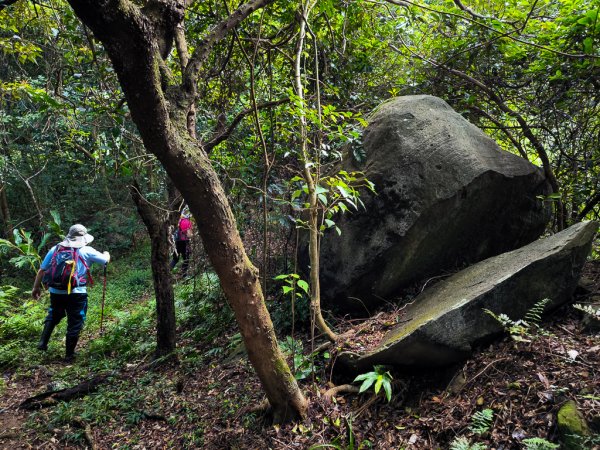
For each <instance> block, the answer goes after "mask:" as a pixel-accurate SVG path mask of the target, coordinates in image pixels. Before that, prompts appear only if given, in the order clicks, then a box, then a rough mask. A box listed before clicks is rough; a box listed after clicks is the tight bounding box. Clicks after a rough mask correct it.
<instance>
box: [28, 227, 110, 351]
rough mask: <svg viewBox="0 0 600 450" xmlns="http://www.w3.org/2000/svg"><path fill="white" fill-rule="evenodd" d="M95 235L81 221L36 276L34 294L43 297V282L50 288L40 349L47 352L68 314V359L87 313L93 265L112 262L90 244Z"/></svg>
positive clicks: (36, 296) (42, 265)
mask: <svg viewBox="0 0 600 450" xmlns="http://www.w3.org/2000/svg"><path fill="white" fill-rule="evenodd" d="M93 240H94V237H93V236H92V235H90V234H88V232H87V229H86V228H85V227H84V226H83V225H80V224H76V225H73V226H72V227H71V228H70V229H69V234H67V236H66V237H65V239H64V240H63V241H62V242H60V243H58V244H57V245H55V246H54V247H52V248H51V249H50V251H49V252H48V254H46V257H45V258H44V260H43V261H42V264H41V265H40V270H39V271H38V273H37V276H36V277H35V281H34V283H33V289H32V291H31V296H32V297H33V298H34V299H36V300H37V299H39V298H40V295H41V285H42V284H44V285H45V286H46V287H47V288H48V290H49V291H50V307H49V308H48V315H47V316H46V319H45V321H44V329H43V331H42V336H41V338H40V342H39V343H38V346H37V348H38V349H39V350H42V351H45V350H47V349H48V341H49V340H50V335H51V334H52V331H53V330H54V327H56V325H58V323H59V322H60V321H61V320H62V318H63V317H65V315H66V316H67V336H66V353H65V359H66V360H67V361H71V360H73V358H74V356H75V347H76V346H77V341H78V340H79V333H80V331H81V329H82V328H83V323H84V321H85V315H86V312H87V284H88V281H89V283H90V284H91V283H92V281H93V280H92V278H91V275H90V273H89V268H90V266H91V265H92V264H102V265H106V264H108V262H109V261H110V254H109V253H108V252H103V253H100V252H99V251H97V250H95V249H94V248H92V247H90V246H88V244H89V243H90V242H92V241H93Z"/></svg>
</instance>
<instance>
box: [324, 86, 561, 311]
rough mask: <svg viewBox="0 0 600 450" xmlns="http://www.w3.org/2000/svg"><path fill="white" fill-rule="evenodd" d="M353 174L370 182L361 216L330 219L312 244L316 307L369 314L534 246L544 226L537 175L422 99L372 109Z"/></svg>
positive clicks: (433, 101) (436, 102) (441, 106)
mask: <svg viewBox="0 0 600 450" xmlns="http://www.w3.org/2000/svg"><path fill="white" fill-rule="evenodd" d="M363 150H364V153H365V155H366V159H365V161H364V163H362V164H356V163H355V162H353V160H352V158H345V159H344V161H343V162H342V164H341V167H339V168H338V169H345V170H346V171H348V172H351V171H354V170H359V171H362V172H364V174H365V176H366V177H367V178H368V179H369V180H370V181H372V182H373V183H375V189H376V190H377V195H372V194H370V193H369V192H365V191H363V192H362V194H361V200H363V202H364V204H365V209H364V210H363V209H361V210H359V211H353V212H352V214H344V215H342V216H338V217H336V219H335V220H336V223H337V225H338V226H339V227H340V229H341V230H342V233H341V236H338V235H337V234H336V233H334V232H333V231H332V232H328V233H325V235H324V236H323V239H322V241H321V261H320V264H321V294H322V300H323V303H324V306H326V307H327V306H333V305H335V306H338V307H339V309H340V310H341V311H342V312H346V311H348V312H357V313H363V314H364V313H367V314H370V313H372V312H373V311H374V309H375V308H376V307H377V306H378V305H380V304H381V303H384V302H386V301H393V300H394V297H397V296H398V295H399V294H400V291H401V290H402V289H404V288H407V287H409V286H410V285H411V284H413V283H415V282H419V281H421V280H423V279H426V278H428V277H430V276H432V275H439V274H440V273H441V272H443V271H453V270H455V269H456V268H457V267H464V266H466V265H471V264H473V263H476V262H478V261H481V260H483V259H485V258H489V257H490V256H495V255H498V254H501V253H504V252H508V251H511V250H514V249H516V248H520V247H522V246H523V245H526V244H529V243H530V242H532V241H534V240H536V239H537V238H538V237H539V236H540V235H541V234H542V233H543V232H544V230H545V227H546V223H547V222H548V219H549V218H550V215H549V209H548V205H546V204H544V203H543V202H542V201H541V200H540V198H539V197H543V196H544V195H545V194H548V193H549V186H548V184H547V182H546V180H545V178H544V175H543V173H542V171H541V170H540V169H539V168H538V167H536V166H534V165H533V164H530V163H529V162H528V161H526V160H525V159H523V158H521V157H519V156H516V155H514V154H512V153H509V152H507V151H503V150H502V149H500V147H499V146H498V145H497V144H496V142H494V141H493V140H492V139H490V138H489V137H488V136H486V135H485V134H484V133H483V132H482V131H481V130H480V129H478V128H477V127H476V126H475V125H473V124H471V123H469V122H468V121H467V120H466V119H465V118H464V117H462V116H461V115H460V114H458V113H456V112H455V111H454V110H453V109H452V108H451V107H450V106H449V105H448V104H447V103H446V102H444V101H443V100H442V99H440V98H437V97H432V96H429V95H415V96H406V97H399V98H395V99H393V100H390V101H388V102H386V103H384V104H382V105H380V106H379V107H378V108H377V110H376V111H375V112H374V113H373V115H372V116H371V117H370V118H369V126H368V127H367V128H366V130H365V132H364V135H363Z"/></svg>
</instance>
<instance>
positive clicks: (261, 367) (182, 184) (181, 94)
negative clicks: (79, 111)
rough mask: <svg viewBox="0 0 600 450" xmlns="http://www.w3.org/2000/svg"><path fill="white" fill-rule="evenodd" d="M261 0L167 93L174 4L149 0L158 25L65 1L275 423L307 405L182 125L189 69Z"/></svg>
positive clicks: (230, 220) (203, 162)
mask: <svg viewBox="0 0 600 450" xmlns="http://www.w3.org/2000/svg"><path fill="white" fill-rule="evenodd" d="M267 2H268V0H255V1H254V2H253V3H251V4H245V5H242V6H241V7H240V8H238V10H236V11H235V12H234V13H233V14H232V15H231V16H230V17H229V18H228V19H227V20H226V21H224V22H223V24H222V25H219V26H218V27H216V28H215V30H214V32H213V33H211V34H210V35H209V36H208V37H207V38H206V39H205V40H204V41H203V42H201V45H199V46H198V47H197V49H196V52H195V53H194V55H193V56H192V58H191V59H190V62H189V64H188V67H187V69H186V73H185V74H184V78H185V79H186V80H184V85H183V86H181V87H180V88H176V87H170V88H169V91H168V94H167V93H165V92H164V91H163V87H162V86H163V85H162V83H161V81H162V79H161V68H164V67H163V64H164V63H163V61H162V59H161V56H160V54H159V49H160V48H162V47H163V46H161V45H160V44H161V43H163V38H164V36H156V33H157V32H158V30H160V29H167V30H171V31H172V30H173V28H174V27H175V26H177V24H178V23H179V22H180V21H181V20H182V18H183V12H184V10H183V6H182V2H181V1H179V2H177V1H174V2H170V3H165V2H156V5H155V6H157V7H158V8H160V7H164V8H165V11H164V14H163V15H162V16H161V18H162V22H161V23H160V26H158V25H156V23H153V22H152V21H151V20H150V18H149V17H147V16H145V15H144V14H143V12H142V10H140V9H139V8H137V7H136V6H135V5H134V4H132V3H130V2H127V1H125V0H121V1H117V0H104V1H98V0H69V3H70V4H71V5H72V6H73V9H74V10H75V13H76V14H77V15H78V16H79V18H80V19H81V20H82V21H83V22H84V23H85V24H86V25H87V26H88V27H90V29H92V30H93V32H94V34H95V35H96V37H97V38H98V39H100V40H101V41H102V43H103V44H104V47H105V49H106V51H107V52H108V54H109V56H110V58H111V60H112V62H113V65H114V68H115V72H116V73H117V75H118V77H119V81H120V84H121V87H122V88H123V92H124V93H125V96H126V98H127V102H128V105H129V108H130V110H131V116H132V118H133V121H134V122H135V123H136V125H137V127H138V130H139V132H140V135H141V136H142V139H143V141H144V145H145V146H146V148H147V149H148V151H150V152H152V153H154V155H156V157H157V158H158V159H159V161H160V162H161V163H162V165H163V166H164V168H165V170H166V171H167V174H168V175H169V177H170V178H171V179H172V180H173V183H174V184H175V185H176V187H177V189H178V190H179V192H180V193H181V194H182V195H183V197H184V199H185V200H186V202H187V204H188V206H189V209H190V211H191V212H192V214H193V215H194V218H195V219H196V223H197V225H198V231H199V233H200V236H201V237H202V240H203V242H204V247H205V249H206V252H207V254H208V257H209V259H210V261H211V263H212V265H213V267H214V269H215V271H216V272H217V274H218V276H219V279H220V281H221V286H222V288H223V291H224V292H225V295H226V296H227V299H228V301H229V303H230V304H231V306H232V309H233V310H234V313H235V317H236V320H237V322H238V325H239V327H240V331H241V335H242V337H243V339H244V344H245V346H246V349H247V351H248V356H249V358H250V361H251V363H252V365H253V366H254V368H255V370H256V373H257V375H258V377H259V379H260V381H261V383H262V386H263V388H264V390H265V393H266V395H267V398H268V400H269V403H270V404H271V406H272V408H273V413H274V420H275V421H276V422H282V421H286V420H289V419H293V418H296V417H304V416H305V415H306V410H307V403H306V400H305V399H304V396H303V395H302V393H301V392H300V389H299V387H298V384H297V383H296V380H295V378H294V376H293V375H292V373H291V371H290V369H289V367H288V365H287V363H286V361H285V358H284V357H283V354H282V353H281V351H280V349H279V346H278V344H277V339H276V336H275V332H274V329H273V324H272V322H271V318H270V316H269V313H268V311H267V308H266V306H265V303H264V298H263V293H262V290H261V287H260V283H259V277H258V272H257V270H256V269H255V268H254V267H253V266H252V264H251V263H250V260H249V259H248V257H247V255H246V252H245V250H244V247H243V245H242V241H241V239H240V236H239V233H238V230H237V226H236V222H235V219H234V217H233V213H232V211H231V208H230V205H229V202H228V201H227V197H226V196H225V192H224V191H223V188H222V186H221V183H220V181H219V179H218V177H217V174H216V172H215V170H214V169H213V167H212V165H211V162H210V160H209V158H208V156H207V154H206V152H205V151H204V150H203V149H202V148H201V147H200V145H199V144H198V142H197V141H195V140H193V139H192V138H191V137H190V136H189V134H188V129H187V125H188V124H187V119H188V111H189V105H190V104H191V103H193V101H194V99H195V84H196V81H197V80H196V79H195V78H194V77H191V79H190V77H188V75H189V73H190V72H191V73H193V72H195V71H197V70H198V68H199V67H200V66H201V65H202V63H203V61H204V60H205V56H206V55H207V54H208V52H209V51H210V49H211V48H212V45H214V43H215V42H218V41H219V40H220V39H222V37H224V36H225V35H226V32H227V30H230V29H231V28H232V27H234V26H236V24H237V23H239V21H241V20H242V19H243V18H244V17H247V16H248V15H249V14H250V13H251V12H252V11H254V10H256V9H258V7H261V6H264V4H266V3H267ZM173 34H174V33H173ZM163 72H164V71H163ZM167 97H168V101H167Z"/></svg>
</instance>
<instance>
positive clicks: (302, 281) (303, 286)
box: [298, 280, 308, 294]
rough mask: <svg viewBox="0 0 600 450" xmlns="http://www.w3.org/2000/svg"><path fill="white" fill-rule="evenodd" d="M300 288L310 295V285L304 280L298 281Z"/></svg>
mask: <svg viewBox="0 0 600 450" xmlns="http://www.w3.org/2000/svg"><path fill="white" fill-rule="evenodd" d="M298 287H299V288H300V289H302V290H303V291H304V292H306V293H307V294H308V283H307V282H306V281H304V280H298Z"/></svg>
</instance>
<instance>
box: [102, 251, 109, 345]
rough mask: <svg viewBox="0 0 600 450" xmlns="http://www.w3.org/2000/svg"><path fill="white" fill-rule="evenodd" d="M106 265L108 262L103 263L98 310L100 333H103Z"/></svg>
mask: <svg viewBox="0 0 600 450" xmlns="http://www.w3.org/2000/svg"><path fill="white" fill-rule="evenodd" d="M106 266H108V263H106V264H104V280H103V283H102V307H101V310H100V334H101V335H102V334H104V299H105V298H106Z"/></svg>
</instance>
